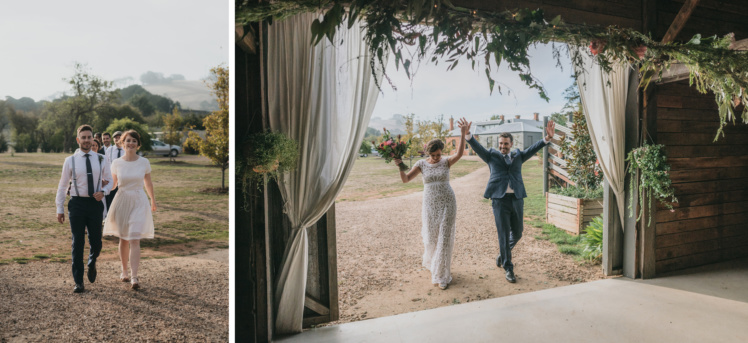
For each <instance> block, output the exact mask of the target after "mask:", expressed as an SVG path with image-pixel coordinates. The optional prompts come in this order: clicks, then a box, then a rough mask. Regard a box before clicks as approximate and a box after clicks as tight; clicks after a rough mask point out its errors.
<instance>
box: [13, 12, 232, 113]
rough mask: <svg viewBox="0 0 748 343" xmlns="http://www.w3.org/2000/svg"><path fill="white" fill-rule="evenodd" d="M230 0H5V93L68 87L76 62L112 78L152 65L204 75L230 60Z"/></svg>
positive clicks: (35, 94)
mask: <svg viewBox="0 0 748 343" xmlns="http://www.w3.org/2000/svg"><path fill="white" fill-rule="evenodd" d="M228 6H229V3H228V2H227V1H224V0H130V1H101V0H71V1H53V0H49V1H3V2H2V4H0V56H1V57H0V99H2V100H4V99H5V97H6V96H12V97H14V98H21V97H31V98H33V99H34V100H37V101H38V100H41V99H44V98H47V97H49V96H51V95H54V94H57V93H59V92H63V91H68V90H69V85H68V84H66V83H65V82H64V81H63V78H69V77H70V76H72V74H73V65H74V62H81V63H85V64H87V65H88V68H89V71H90V72H91V73H92V74H94V75H96V76H99V77H101V78H103V79H105V80H108V81H115V80H118V79H127V78H132V79H131V81H130V82H131V83H132V82H136V83H139V82H140V81H139V79H140V76H141V75H142V74H144V73H146V72H148V71H153V72H156V73H163V74H164V76H165V77H168V76H169V75H172V74H180V75H183V76H184V77H185V79H187V80H201V79H204V78H206V77H207V76H208V75H209V73H210V68H212V67H215V66H217V65H219V64H221V63H225V64H226V66H228V58H229V46H228V44H229V9H228Z"/></svg>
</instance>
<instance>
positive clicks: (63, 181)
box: [55, 150, 116, 214]
mask: <svg viewBox="0 0 748 343" xmlns="http://www.w3.org/2000/svg"><path fill="white" fill-rule="evenodd" d="M88 153H89V154H90V156H89V157H88V158H89V159H90V160H91V171H92V173H93V181H94V187H95V188H96V189H94V193H96V192H104V194H105V195H106V194H109V191H110V190H111V189H112V183H113V181H112V171H111V170H110V168H109V167H110V165H109V161H108V160H107V159H106V157H105V156H104V155H99V154H97V153H96V152H94V151H89V152H88ZM85 154H86V153H84V152H83V151H80V150H76V151H75V153H73V155H72V156H68V157H67V158H66V159H65V163H63V164H62V176H61V177H60V183H59V184H58V185H57V197H56V198H55V204H56V205H57V214H61V213H65V211H64V204H65V195H66V193H67V189H68V183H69V182H70V180H71V179H72V178H73V164H72V159H73V158H74V159H75V179H76V180H75V182H73V184H72V186H71V188H70V195H71V196H80V197H85V198H87V197H88V174H87V172H86V157H85V156H84V155H85ZM115 156H116V155H115ZM102 180H107V181H109V183H108V184H107V185H106V186H103V187H102V185H101V181H102ZM76 189H77V191H76Z"/></svg>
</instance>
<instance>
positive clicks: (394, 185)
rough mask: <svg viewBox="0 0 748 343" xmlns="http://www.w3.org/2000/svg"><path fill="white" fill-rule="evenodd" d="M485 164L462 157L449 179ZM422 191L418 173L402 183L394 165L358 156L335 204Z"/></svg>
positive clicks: (408, 162)
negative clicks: (413, 177)
mask: <svg viewBox="0 0 748 343" xmlns="http://www.w3.org/2000/svg"><path fill="white" fill-rule="evenodd" d="M416 161H418V159H415V158H414V159H413V161H412V163H411V161H409V160H405V161H404V162H405V164H407V165H409V166H410V165H412V164H415V163H416ZM485 165H486V164H485V163H483V161H480V160H479V159H478V157H476V156H471V157H463V158H462V159H461V160H460V161H459V162H457V164H455V165H453V166H452V167H451V168H450V172H449V173H450V174H449V175H450V180H453V179H455V178H458V177H461V176H465V175H467V174H469V173H472V172H473V171H475V170H476V169H478V168H480V167H483V166H485ZM541 187H542V185H541ZM422 190H423V181H422V179H421V175H420V174H419V175H418V176H417V177H416V178H415V179H413V180H411V181H410V182H408V183H403V182H402V180H400V174H399V172H398V169H397V167H396V166H395V164H394V162H393V163H389V164H388V163H385V162H384V159H382V158H379V157H372V156H370V157H359V158H358V159H357V160H356V163H355V164H354V165H353V170H352V171H351V173H350V175H349V176H348V180H346V182H345V186H344V187H343V190H342V191H341V192H340V194H338V197H337V199H336V200H335V201H337V202H341V201H360V200H369V199H377V198H387V197H391V196H398V195H404V194H408V193H413V192H419V191H422Z"/></svg>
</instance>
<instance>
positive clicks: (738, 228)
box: [657, 224, 748, 248]
mask: <svg viewBox="0 0 748 343" xmlns="http://www.w3.org/2000/svg"><path fill="white" fill-rule="evenodd" d="M740 235H748V228H746V227H745V225H742V224H736V225H729V226H720V227H716V228H708V229H703V230H696V231H688V232H680V233H674V234H671V235H660V236H657V248H666V247H670V246H675V245H681V244H686V243H694V242H701V241H707V240H710V239H718V238H724V237H733V236H740Z"/></svg>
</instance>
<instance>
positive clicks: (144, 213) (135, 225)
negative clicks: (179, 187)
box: [104, 130, 156, 289]
mask: <svg viewBox="0 0 748 343" xmlns="http://www.w3.org/2000/svg"><path fill="white" fill-rule="evenodd" d="M120 140H121V142H123V146H124V149H125V155H124V156H122V157H121V158H118V159H116V160H114V161H112V168H111V169H112V179H113V181H114V186H115V187H119V191H117V195H115V196H114V199H113V200H112V206H111V208H110V209H109V213H108V215H107V217H106V221H105V222H104V235H109V236H117V237H119V257H120V260H121V262H122V274H120V280H121V281H123V282H128V281H129V282H131V287H132V288H133V289H138V288H139V287H140V284H139V282H138V265H139V264H140V240H141V239H147V238H153V231H154V229H153V212H154V211H156V198H155V197H154V194H153V183H152V182H151V163H150V162H148V159H146V158H144V157H140V156H138V154H137V152H138V149H139V148H140V145H141V140H140V135H139V134H138V133H137V132H136V131H134V130H130V131H127V132H125V133H123V134H122V138H120ZM144 184H145V192H144V191H143V185H144ZM146 193H148V196H149V197H150V198H151V200H150V205H149V201H148V197H146ZM128 255H129V259H130V263H129V264H130V270H131V272H132V274H130V275H128V272H127V265H128V263H127V262H128Z"/></svg>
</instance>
